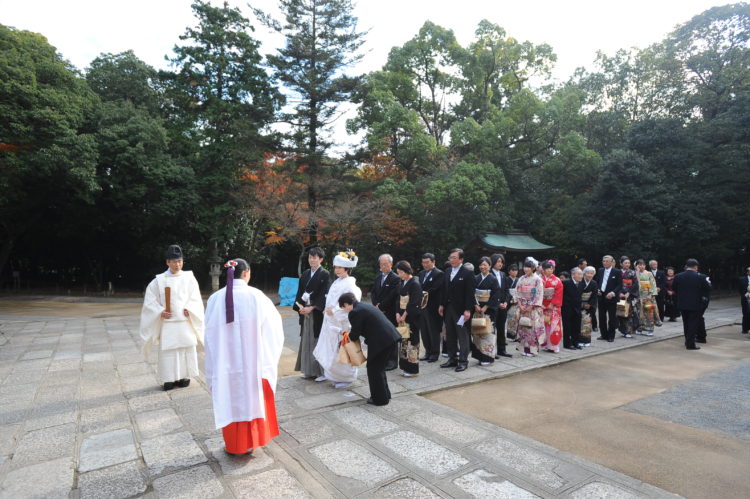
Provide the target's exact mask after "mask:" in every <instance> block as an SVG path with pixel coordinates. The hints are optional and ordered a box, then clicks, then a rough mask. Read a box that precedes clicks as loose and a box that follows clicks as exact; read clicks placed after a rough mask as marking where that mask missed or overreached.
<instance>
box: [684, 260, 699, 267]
mask: <svg viewBox="0 0 750 499" xmlns="http://www.w3.org/2000/svg"><path fill="white" fill-rule="evenodd" d="M697 266H698V260H696V259H695V258H688V259H687V261H686V262H685V268H687V269H690V268H693V267H697Z"/></svg>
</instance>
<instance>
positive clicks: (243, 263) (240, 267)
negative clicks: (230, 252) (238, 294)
mask: <svg viewBox="0 0 750 499" xmlns="http://www.w3.org/2000/svg"><path fill="white" fill-rule="evenodd" d="M232 260H234V261H235V262H237V265H235V267H234V278H235V279H240V278H241V277H242V273H243V272H244V271H246V270H250V264H249V263H247V260H245V259H244V258H232Z"/></svg>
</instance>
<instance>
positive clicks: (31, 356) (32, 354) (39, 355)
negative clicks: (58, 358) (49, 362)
mask: <svg viewBox="0 0 750 499" xmlns="http://www.w3.org/2000/svg"><path fill="white" fill-rule="evenodd" d="M52 352H53V350H31V351H29V352H26V353H25V354H24V356H23V357H21V360H35V359H49V358H50V357H52Z"/></svg>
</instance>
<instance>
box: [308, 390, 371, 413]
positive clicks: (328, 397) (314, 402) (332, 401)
mask: <svg viewBox="0 0 750 499" xmlns="http://www.w3.org/2000/svg"><path fill="white" fill-rule="evenodd" d="M361 399H362V397H360V396H359V395H357V394H356V393H354V392H350V391H349V390H342V391H336V392H333V393H325V394H322V395H312V396H309V397H304V398H301V399H298V400H295V401H294V402H295V404H296V405H297V407H299V408H301V409H307V410H311V409H320V408H321V407H329V406H332V405H339V404H344V403H346V402H352V401H354V400H361Z"/></svg>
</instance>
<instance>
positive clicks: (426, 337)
mask: <svg viewBox="0 0 750 499" xmlns="http://www.w3.org/2000/svg"><path fill="white" fill-rule="evenodd" d="M443 279H444V278H443V271H442V270H440V269H439V268H437V267H436V266H435V255H433V254H432V253H425V254H424V255H422V271H421V272H420V273H419V282H420V284H421V285H422V291H426V292H427V294H428V298H427V306H426V307H425V308H424V309H422V314H421V316H420V318H419V319H420V327H419V330H420V332H421V334H422V343H423V344H424V357H422V358H421V359H420V360H426V361H427V362H435V361H437V360H438V358H439V357H440V343H441V341H440V332H441V331H442V330H443V318H442V317H440V314H439V313H438V308H439V307H440V303H441V302H442V300H443V285H444V284H445V283H444V282H443Z"/></svg>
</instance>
